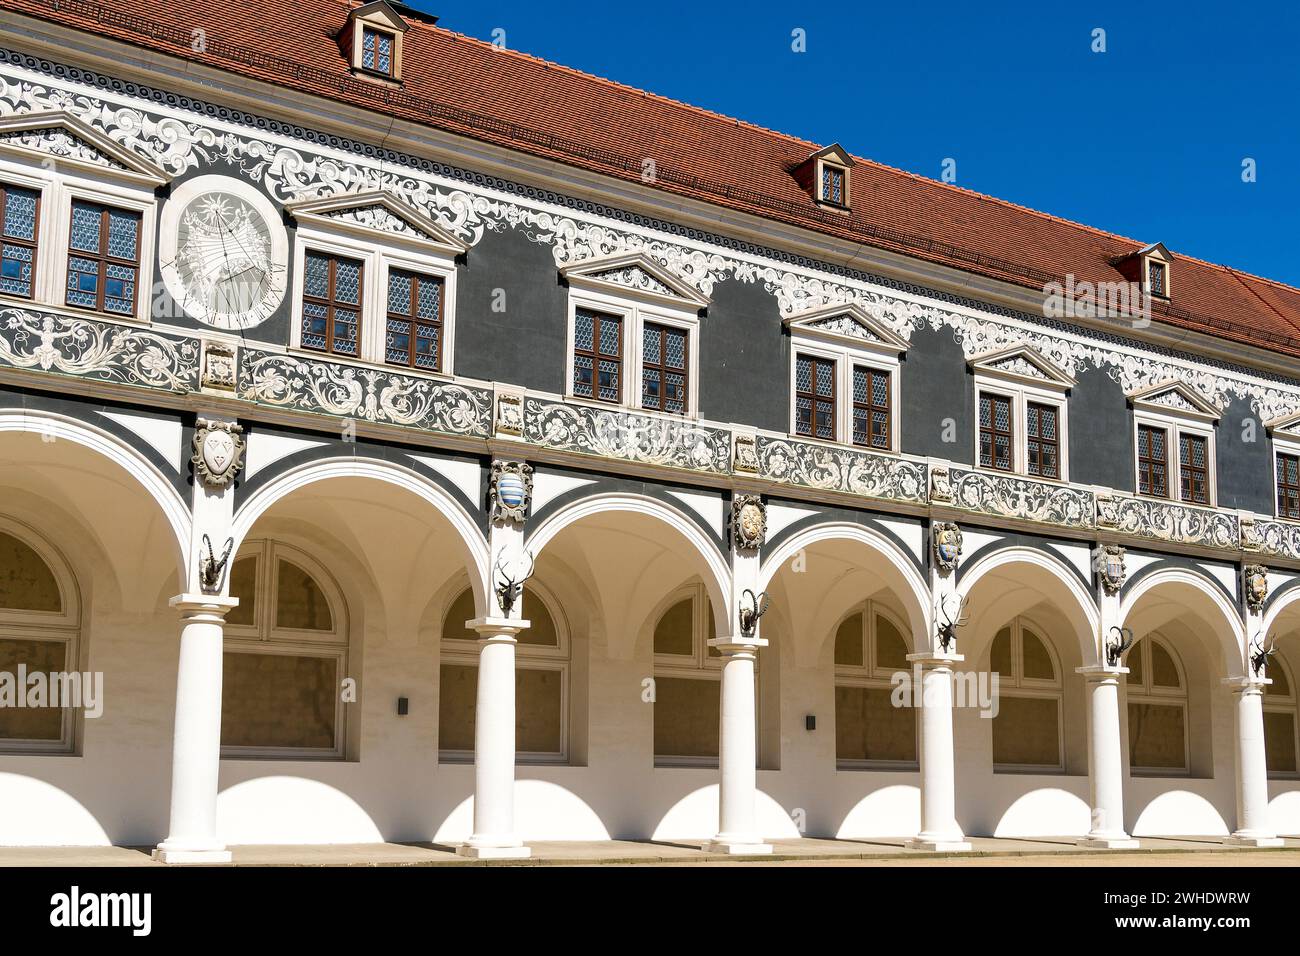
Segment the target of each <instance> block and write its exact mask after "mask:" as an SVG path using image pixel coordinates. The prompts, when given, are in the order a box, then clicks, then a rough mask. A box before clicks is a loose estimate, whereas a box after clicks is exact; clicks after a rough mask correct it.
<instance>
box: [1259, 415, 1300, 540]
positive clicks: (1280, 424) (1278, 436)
mask: <svg viewBox="0 0 1300 956" xmlns="http://www.w3.org/2000/svg"><path fill="white" fill-rule="evenodd" d="M1264 427H1265V428H1266V429H1268V434H1269V437H1270V438H1271V439H1272V442H1273V516H1274V517H1275V518H1277V520H1278V521H1289V522H1291V523H1293V524H1294V523H1295V522H1296V520H1297V519H1295V518H1286V517H1283V516H1282V515H1281V514H1280V513H1279V511H1278V506H1277V489H1278V485H1279V484H1280V477H1281V476H1280V475H1279V474H1278V469H1277V456H1278V455H1294V456H1295V457H1296V458H1300V415H1286V416H1284V417H1282V418H1277V419H1274V420H1273V421H1271V422H1265V423H1264Z"/></svg>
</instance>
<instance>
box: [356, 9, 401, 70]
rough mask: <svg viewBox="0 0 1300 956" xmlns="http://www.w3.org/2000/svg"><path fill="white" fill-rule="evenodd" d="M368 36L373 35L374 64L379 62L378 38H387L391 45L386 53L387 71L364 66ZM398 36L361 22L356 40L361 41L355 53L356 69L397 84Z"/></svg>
mask: <svg viewBox="0 0 1300 956" xmlns="http://www.w3.org/2000/svg"><path fill="white" fill-rule="evenodd" d="M370 34H373V35H374V37H375V63H376V64H378V62H379V38H380V37H381V36H384V37H387V38H388V39H389V41H390V42H391V44H392V46H391V48H390V49H389V51H388V69H387V70H386V71H385V70H381V69H380V68H379V67H378V65H376V66H366V37H367V36H368V35H370ZM400 36H401V34H400V33H399V32H398V31H396V30H390V29H388V28H386V27H381V26H379V25H377V24H374V23H369V22H366V21H365V20H363V21H361V23H360V24H359V29H358V31H357V39H359V40H360V41H361V47H360V49H359V50H358V52H357V62H356V67H357V69H358V70H360V71H361V72H363V73H366V74H369V75H370V76H377V77H380V78H381V79H385V80H392V81H393V82H397V81H398V79H399V77H400V76H401V71H400V70H399V69H398V65H397V50H398V38H399V37H400Z"/></svg>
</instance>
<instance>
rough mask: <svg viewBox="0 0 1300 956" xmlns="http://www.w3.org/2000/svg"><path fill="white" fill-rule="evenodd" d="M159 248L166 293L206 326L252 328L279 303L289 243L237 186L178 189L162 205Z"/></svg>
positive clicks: (223, 183)
mask: <svg viewBox="0 0 1300 956" xmlns="http://www.w3.org/2000/svg"><path fill="white" fill-rule="evenodd" d="M158 244H159V256H160V259H161V262H162V276H163V282H164V283H165V284H166V286H167V291H168V293H170V294H171V297H172V299H173V300H174V301H175V302H176V304H177V305H179V306H180V308H181V309H183V310H184V311H185V312H186V313H187V314H188V315H190V316H191V317H192V318H195V319H197V320H198V321H200V322H202V323H204V324H205V325H210V326H213V327H214V328H218V329H251V328H253V327H254V326H257V325H261V324H262V323H263V322H264V321H266V319H268V318H269V317H270V316H271V314H272V313H273V312H274V311H275V310H276V309H277V308H278V307H279V305H280V302H281V301H282V300H283V299H284V292H285V287H286V280H287V277H288V267H289V240H288V237H287V236H286V234H285V231H284V226H283V224H282V223H281V218H280V214H279V213H278V212H276V209H275V206H273V205H272V204H271V201H270V200H269V199H267V198H266V197H265V196H264V195H262V193H260V192H258V191H257V189H255V188H254V187H252V186H250V185H248V184H247V183H244V182H242V181H240V180H238V179H233V178H231V177H229V176H199V177H197V178H195V179H191V180H189V181H187V182H185V183H182V184H181V185H180V186H178V187H177V188H176V189H175V191H174V192H173V193H172V195H171V198H170V199H168V200H167V204H166V205H165V206H163V211H162V217H161V220H160V222H159V238H158Z"/></svg>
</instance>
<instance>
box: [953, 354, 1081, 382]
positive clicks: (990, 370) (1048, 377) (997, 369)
mask: <svg viewBox="0 0 1300 956" xmlns="http://www.w3.org/2000/svg"><path fill="white" fill-rule="evenodd" d="M970 366H971V368H972V369H974V370H975V371H977V372H983V373H984V374H988V375H997V376H1001V377H1004V378H1014V379H1019V380H1021V381H1026V382H1034V383H1037V384H1039V385H1047V386H1051V387H1053V388H1072V387H1073V386H1074V385H1075V380H1074V377H1073V376H1071V375H1069V374H1068V373H1066V372H1065V371H1064V370H1062V369H1060V368H1058V367H1057V365H1056V364H1055V363H1054V362H1052V361H1051V360H1050V359H1048V358H1046V357H1045V356H1044V355H1043V354H1042V353H1041V352H1039V351H1038V350H1037V349H1035V348H1033V347H1032V346H1029V345H1013V346H1011V347H1010V348H1005V349H998V350H997V351H996V352H985V353H984V354H983V355H977V356H975V357H974V358H972V359H971V360H970Z"/></svg>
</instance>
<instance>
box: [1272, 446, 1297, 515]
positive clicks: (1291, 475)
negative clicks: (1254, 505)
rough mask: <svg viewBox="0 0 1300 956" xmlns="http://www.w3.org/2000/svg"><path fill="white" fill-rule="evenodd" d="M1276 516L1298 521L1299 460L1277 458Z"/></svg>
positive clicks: (1286, 456)
mask: <svg viewBox="0 0 1300 956" xmlns="http://www.w3.org/2000/svg"><path fill="white" fill-rule="evenodd" d="M1277 516H1278V517H1279V518H1292V519H1295V520H1300V458H1298V457H1296V456H1295V455H1278V456H1277Z"/></svg>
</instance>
